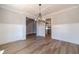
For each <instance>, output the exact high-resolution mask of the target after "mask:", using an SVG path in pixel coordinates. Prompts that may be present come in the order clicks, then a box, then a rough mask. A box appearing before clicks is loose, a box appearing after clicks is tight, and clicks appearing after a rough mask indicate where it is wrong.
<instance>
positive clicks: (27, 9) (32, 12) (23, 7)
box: [0, 4, 78, 17]
mask: <svg viewBox="0 0 79 59" xmlns="http://www.w3.org/2000/svg"><path fill="white" fill-rule="evenodd" d="M73 6H78V5H77V4H42V6H41V12H42V15H47V14H50V13H54V12H58V11H60V10H63V9H67V8H70V7H73ZM0 7H2V8H6V9H9V10H12V11H16V12H19V13H23V14H25V15H26V16H29V17H37V16H38V13H39V6H38V4H1V5H0Z"/></svg>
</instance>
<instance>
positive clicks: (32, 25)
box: [26, 17, 36, 38]
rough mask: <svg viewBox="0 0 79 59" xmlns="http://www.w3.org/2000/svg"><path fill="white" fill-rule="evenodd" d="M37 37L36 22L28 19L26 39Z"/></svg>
mask: <svg viewBox="0 0 79 59" xmlns="http://www.w3.org/2000/svg"><path fill="white" fill-rule="evenodd" d="M34 37H36V21H35V20H34V19H32V18H29V17H26V38H34Z"/></svg>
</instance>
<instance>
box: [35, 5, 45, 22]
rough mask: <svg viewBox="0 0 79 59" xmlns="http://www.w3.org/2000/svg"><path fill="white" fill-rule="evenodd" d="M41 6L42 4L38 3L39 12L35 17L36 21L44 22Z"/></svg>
mask: <svg viewBox="0 0 79 59" xmlns="http://www.w3.org/2000/svg"><path fill="white" fill-rule="evenodd" d="M41 6H42V5H41V4H39V14H38V17H37V19H36V21H37V22H43V23H45V20H43V18H42V13H41Z"/></svg>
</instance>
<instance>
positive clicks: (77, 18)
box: [52, 7, 79, 44]
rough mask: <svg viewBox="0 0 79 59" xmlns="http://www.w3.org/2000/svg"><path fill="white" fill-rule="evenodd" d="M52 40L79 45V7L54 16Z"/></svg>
mask: <svg viewBox="0 0 79 59" xmlns="http://www.w3.org/2000/svg"><path fill="white" fill-rule="evenodd" d="M52 38H55V39H58V40H62V41H67V42H71V43H76V44H79V7H78V8H73V9H71V10H68V11H64V12H62V13H59V14H56V15H53V16H52Z"/></svg>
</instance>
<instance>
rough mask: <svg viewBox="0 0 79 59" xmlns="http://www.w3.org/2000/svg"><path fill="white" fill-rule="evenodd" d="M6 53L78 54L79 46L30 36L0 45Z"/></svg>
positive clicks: (0, 48)
mask: <svg viewBox="0 0 79 59" xmlns="http://www.w3.org/2000/svg"><path fill="white" fill-rule="evenodd" d="M0 50H5V51H4V54H78V53H79V46H78V45H76V44H72V43H68V42H63V41H59V40H55V39H51V38H49V37H46V38H42V37H34V36H30V37H28V39H27V40H22V41H16V42H12V43H8V44H4V45H1V46H0Z"/></svg>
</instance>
